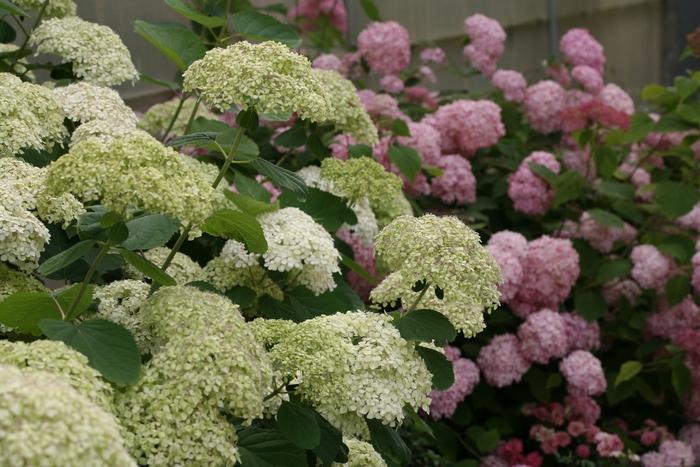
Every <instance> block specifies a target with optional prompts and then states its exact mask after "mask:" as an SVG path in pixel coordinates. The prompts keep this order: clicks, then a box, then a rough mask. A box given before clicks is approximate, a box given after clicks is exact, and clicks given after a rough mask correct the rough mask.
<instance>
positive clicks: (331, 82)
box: [313, 69, 379, 146]
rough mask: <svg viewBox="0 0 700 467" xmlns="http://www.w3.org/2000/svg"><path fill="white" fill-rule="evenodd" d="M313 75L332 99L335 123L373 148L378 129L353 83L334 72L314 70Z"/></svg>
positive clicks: (377, 137) (360, 141)
mask: <svg viewBox="0 0 700 467" xmlns="http://www.w3.org/2000/svg"><path fill="white" fill-rule="evenodd" d="M313 73H314V74H315V75H316V77H317V78H318V79H319V80H320V81H321V82H322V83H323V85H324V86H325V88H326V91H327V92H328V94H330V96H331V98H332V101H331V102H332V103H333V107H334V109H333V110H334V111H333V123H334V124H335V127H336V128H337V129H338V130H339V131H341V132H342V133H345V134H348V135H350V136H352V137H353V138H354V139H355V141H356V142H357V143H362V144H368V145H370V146H373V145H375V144H377V142H378V141H379V135H378V133H377V127H375V126H374V123H372V119H371V118H370V116H369V115H368V114H367V112H366V111H365V108H364V106H363V105H362V103H361V102H360V99H359V97H357V89H356V88H355V85H354V84H352V81H350V80H347V79H345V78H343V77H342V76H341V75H340V74H339V73H338V72H336V71H333V70H321V69H314V70H313Z"/></svg>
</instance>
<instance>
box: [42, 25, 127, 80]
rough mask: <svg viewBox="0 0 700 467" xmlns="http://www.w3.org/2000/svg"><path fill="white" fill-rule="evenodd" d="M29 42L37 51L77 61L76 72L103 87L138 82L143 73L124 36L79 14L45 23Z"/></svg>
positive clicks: (74, 65)
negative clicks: (125, 43) (133, 58)
mask: <svg viewBox="0 0 700 467" xmlns="http://www.w3.org/2000/svg"><path fill="white" fill-rule="evenodd" d="M29 44H30V45H32V46H35V47H36V50H37V53H46V54H53V55H58V56H60V57H62V58H64V59H65V60H66V61H68V62H72V63H73V73H74V74H75V75H76V76H78V77H80V78H83V79H84V80H85V81H87V82H89V83H93V84H97V85H100V86H116V85H118V84H121V83H124V82H125V81H132V82H133V81H136V80H137V79H138V78H139V73H138V71H136V68H135V67H134V64H133V63H132V62H131V54H130V53H129V49H127V48H126V46H125V45H124V43H123V42H122V40H121V38H120V37H119V36H118V35H117V34H116V33H115V32H114V31H112V30H111V29H110V28H108V27H107V26H102V25H100V24H96V23H91V22H89V21H85V20H83V19H80V18H78V17H77V16H70V17H67V18H54V19H49V20H46V21H44V22H42V23H41V24H40V25H39V26H38V27H37V28H36V29H35V30H34V31H33V32H32V35H31V37H30V39H29Z"/></svg>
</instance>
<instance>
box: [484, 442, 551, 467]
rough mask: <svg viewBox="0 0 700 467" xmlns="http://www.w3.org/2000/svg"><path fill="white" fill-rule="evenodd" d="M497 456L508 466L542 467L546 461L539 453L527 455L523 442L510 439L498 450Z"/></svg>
mask: <svg viewBox="0 0 700 467" xmlns="http://www.w3.org/2000/svg"><path fill="white" fill-rule="evenodd" d="M496 455H497V456H498V457H499V458H500V459H503V460H504V461H505V462H506V465H509V466H510V465H514V466H528V467H540V466H541V465H542V464H543V463H544V459H543V458H542V456H541V455H540V453H538V452H531V453H529V454H527V455H526V454H525V451H524V448H523V442H522V440H520V439H518V438H513V439H510V440H508V441H506V442H504V443H501V444H500V445H499V446H498V448H497V449H496Z"/></svg>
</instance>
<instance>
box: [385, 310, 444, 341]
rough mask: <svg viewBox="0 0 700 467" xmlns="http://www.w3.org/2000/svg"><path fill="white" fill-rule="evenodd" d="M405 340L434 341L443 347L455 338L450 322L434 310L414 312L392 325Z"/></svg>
mask: <svg viewBox="0 0 700 467" xmlns="http://www.w3.org/2000/svg"><path fill="white" fill-rule="evenodd" d="M392 324H393V325H394V326H396V328H397V329H398V330H399V332H400V333H401V337H403V338H404V339H406V340H409V341H410V340H417V341H424V342H431V341H435V344H437V345H445V344H447V343H448V342H452V341H453V340H454V339H455V338H456V337H457V330H455V328H454V326H452V323H450V320H449V319H447V318H446V317H445V315H443V314H442V313H438V312H437V311H435V310H414V311H411V312H409V313H407V314H406V315H404V316H402V317H401V318H399V319H397V320H395V321H394V322H393V323H392Z"/></svg>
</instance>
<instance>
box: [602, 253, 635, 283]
mask: <svg viewBox="0 0 700 467" xmlns="http://www.w3.org/2000/svg"><path fill="white" fill-rule="evenodd" d="M630 270H632V264H631V263H630V262H629V261H627V260H625V259H619V260H613V261H608V262H606V263H603V264H601V265H600V267H599V268H598V272H597V273H596V281H597V282H598V283H599V284H604V283H605V282H608V281H611V280H613V279H617V278H618V277H625V276H626V275H627V274H629V272H630Z"/></svg>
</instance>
